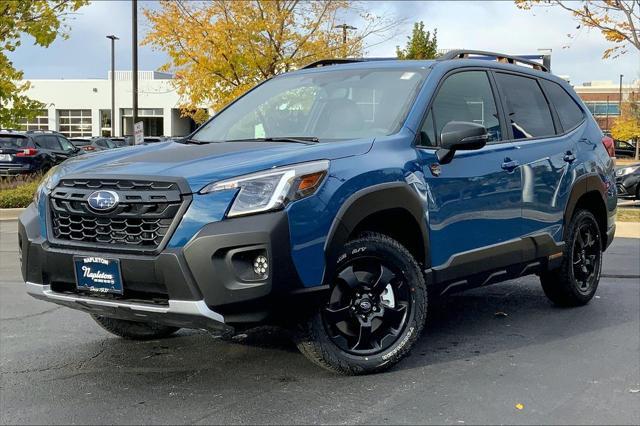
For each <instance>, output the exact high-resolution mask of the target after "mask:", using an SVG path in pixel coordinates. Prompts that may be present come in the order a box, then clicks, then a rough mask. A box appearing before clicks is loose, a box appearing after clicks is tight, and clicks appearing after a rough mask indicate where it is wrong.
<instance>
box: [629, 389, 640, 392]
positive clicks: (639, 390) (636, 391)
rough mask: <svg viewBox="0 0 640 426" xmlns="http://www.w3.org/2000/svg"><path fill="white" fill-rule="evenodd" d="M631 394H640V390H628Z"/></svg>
mask: <svg viewBox="0 0 640 426" xmlns="http://www.w3.org/2000/svg"><path fill="white" fill-rule="evenodd" d="M629 392H631V393H640V389H629Z"/></svg>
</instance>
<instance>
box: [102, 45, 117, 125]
mask: <svg viewBox="0 0 640 426" xmlns="http://www.w3.org/2000/svg"><path fill="white" fill-rule="evenodd" d="M107 38H108V39H111V135H110V136H111V137H113V136H115V130H116V59H115V53H114V52H115V43H116V40H119V38H118V37H116V36H114V35H113V34H112V35H108V36H107ZM100 136H102V135H100Z"/></svg>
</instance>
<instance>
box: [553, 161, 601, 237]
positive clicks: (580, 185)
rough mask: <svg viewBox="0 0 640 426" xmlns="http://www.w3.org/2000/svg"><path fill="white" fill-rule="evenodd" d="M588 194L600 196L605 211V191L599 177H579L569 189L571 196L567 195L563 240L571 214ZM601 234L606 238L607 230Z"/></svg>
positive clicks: (588, 175)
mask: <svg viewBox="0 0 640 426" xmlns="http://www.w3.org/2000/svg"><path fill="white" fill-rule="evenodd" d="M590 192H597V193H598V194H600V197H601V198H602V204H603V206H604V209H605V212H606V211H607V191H606V188H605V186H604V182H602V179H601V178H600V176H599V175H598V174H597V173H589V174H585V175H582V176H580V177H579V178H578V179H576V181H575V182H574V184H573V187H572V188H571V194H570V195H569V200H568V201H567V205H566V207H565V210H564V216H563V222H564V226H563V230H562V237H563V239H565V238H566V237H567V226H568V224H569V223H570V222H571V218H572V217H573V213H574V211H575V209H576V205H577V204H578V201H579V200H580V198H581V197H582V196H583V195H585V194H587V193H590ZM605 224H606V218H605ZM602 232H603V233H604V235H603V236H605V237H606V232H607V230H606V229H603V230H602Z"/></svg>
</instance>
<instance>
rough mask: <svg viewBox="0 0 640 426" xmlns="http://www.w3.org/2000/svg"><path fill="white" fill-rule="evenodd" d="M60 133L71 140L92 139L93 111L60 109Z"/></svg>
mask: <svg viewBox="0 0 640 426" xmlns="http://www.w3.org/2000/svg"><path fill="white" fill-rule="evenodd" d="M58 131H59V132H60V133H62V134H63V135H65V136H67V137H70V138H78V137H91V110H90V109H59V110H58Z"/></svg>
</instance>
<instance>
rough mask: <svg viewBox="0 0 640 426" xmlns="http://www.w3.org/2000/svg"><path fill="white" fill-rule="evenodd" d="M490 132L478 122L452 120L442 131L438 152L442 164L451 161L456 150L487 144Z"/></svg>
mask: <svg viewBox="0 0 640 426" xmlns="http://www.w3.org/2000/svg"><path fill="white" fill-rule="evenodd" d="M488 140H489V133H487V129H486V128H485V127H484V126H483V125H482V124H478V123H472V122H469V121H450V122H448V123H447V124H445V126H444V128H443V129H442V132H441V133H440V149H439V150H438V151H437V152H436V156H437V157H438V161H439V162H440V164H446V163H449V162H451V160H452V159H453V155H454V154H455V152H456V151H471V150H475V149H480V148H482V147H484V146H485V145H486V144H487V141H488Z"/></svg>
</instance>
